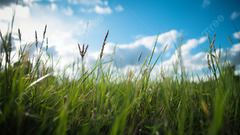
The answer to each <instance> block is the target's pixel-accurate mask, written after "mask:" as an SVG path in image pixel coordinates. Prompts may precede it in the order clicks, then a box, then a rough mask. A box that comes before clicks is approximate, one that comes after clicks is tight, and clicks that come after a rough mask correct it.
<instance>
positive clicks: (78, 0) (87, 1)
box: [68, 0, 103, 5]
mask: <svg viewBox="0 0 240 135" xmlns="http://www.w3.org/2000/svg"><path fill="white" fill-rule="evenodd" d="M68 2H69V3H72V4H83V5H97V4H103V2H102V1H101V0H68Z"/></svg>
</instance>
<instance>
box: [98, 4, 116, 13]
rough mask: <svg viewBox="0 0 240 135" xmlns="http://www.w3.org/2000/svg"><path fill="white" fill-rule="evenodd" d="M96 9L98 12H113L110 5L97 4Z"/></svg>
mask: <svg viewBox="0 0 240 135" xmlns="http://www.w3.org/2000/svg"><path fill="white" fill-rule="evenodd" d="M94 11H95V12H96V13H98V14H111V13H112V10H111V8H110V7H100V6H98V5H96V6H95V8H94Z"/></svg>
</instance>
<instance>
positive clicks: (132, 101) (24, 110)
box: [0, 27, 240, 135]
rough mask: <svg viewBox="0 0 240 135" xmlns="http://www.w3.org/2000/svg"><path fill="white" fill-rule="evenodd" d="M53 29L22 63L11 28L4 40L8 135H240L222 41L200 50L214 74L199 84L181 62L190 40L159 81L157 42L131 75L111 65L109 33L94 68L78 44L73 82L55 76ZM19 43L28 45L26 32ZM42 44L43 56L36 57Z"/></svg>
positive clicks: (1, 111) (235, 82)
mask: <svg viewBox="0 0 240 135" xmlns="http://www.w3.org/2000/svg"><path fill="white" fill-rule="evenodd" d="M46 28H47V27H45V30H44V33H43V39H42V42H41V43H39V44H37V42H38V41H39V40H38V36H37V34H36V36H35V37H36V42H33V43H30V44H25V45H24V46H23V47H21V48H20V50H18V51H19V53H18V56H19V57H18V60H17V61H13V60H12V56H13V55H14V54H11V53H12V31H11V29H10V30H9V32H8V33H6V34H5V35H3V34H2V33H1V35H0V36H1V42H0V43H1V44H0V58H1V59H0V133H1V134H12V135H15V134H18V135H21V134H24V135H27V134H49V135H52V134H57V135H60V134H63V135H64V134H79V135H84V134H100V135H101V134H102V135H103V134H111V135H116V134H128V135H135V134H142V135H144V134H153V135H159V134H180V135H183V134H209V135H216V134H240V128H239V127H240V103H239V99H240V83H239V82H240V79H239V76H236V75H235V74H234V71H235V70H236V69H235V66H234V65H231V64H230V63H228V62H227V61H224V60H223V59H222V58H221V53H219V54H217V53H216V49H215V45H214V41H215V36H214V37H213V38H212V40H211V39H210V37H209V36H208V39H209V48H208V49H204V48H200V49H204V51H206V52H207V53H208V57H207V58H208V66H209V68H208V69H207V70H208V72H206V76H207V79H204V78H203V77H200V76H198V75H197V77H198V81H197V82H194V81H193V80H191V79H190V77H191V76H194V75H193V73H189V72H186V70H184V65H182V62H181V61H182V59H181V51H180V50H181V49H179V48H181V45H182V41H183V38H182V39H181V41H180V43H179V45H178V49H177V50H178V54H179V55H178V59H179V60H178V61H177V62H176V63H175V64H173V67H174V68H173V69H174V70H173V71H172V72H167V71H165V70H162V71H161V73H160V74H159V75H157V77H156V78H152V77H151V72H152V70H153V68H154V66H155V65H156V63H157V62H158V60H159V59H160V58H161V56H162V55H161V54H162V53H164V52H161V53H160V54H159V56H158V58H157V59H156V60H153V54H154V53H155V48H156V45H157V44H155V46H154V48H153V50H152V52H151V53H149V55H148V56H147V57H146V58H142V57H141V54H140V56H133V57H136V63H137V62H138V61H139V59H144V60H145V61H144V63H143V64H142V66H141V70H140V71H131V70H129V71H128V72H127V73H126V75H123V74H121V73H118V72H115V69H113V68H112V67H113V66H112V65H114V59H112V60H110V61H107V62H106V61H104V62H103V57H102V56H103V54H104V46H105V44H106V40H107V37H108V32H107V34H106V35H105V38H104V41H103V45H102V49H101V53H100V54H99V59H98V60H97V61H96V64H95V66H94V67H93V68H91V69H87V68H86V67H85V63H84V58H85V55H86V53H87V48H88V46H85V45H79V44H78V46H77V45H76V48H77V47H78V48H79V59H80V60H81V61H82V62H81V63H77V67H78V68H77V69H74V70H73V74H74V77H72V76H70V75H68V74H66V73H64V71H63V72H62V73H59V74H57V75H56V74H53V73H55V72H56V71H55V66H54V65H53V64H51V62H52V61H51V59H52V57H53V56H52V55H51V54H49V53H47V52H48V50H47V48H48V47H47V46H44V47H43V45H44V44H43V43H44V42H47V41H46V39H45V33H46ZM18 37H19V42H20V44H21V31H20V30H19V31H18ZM156 40H157V39H156ZM34 45H35V46H36V48H37V50H38V51H37V52H38V55H35V57H29V49H30V47H31V46H34ZM44 53H45V54H48V55H47V58H43V54H44ZM112 55H114V53H113V54H112ZM137 58H138V60H137ZM49 63H50V64H49ZM75 64H76V63H72V65H75ZM179 64H180V66H178V65H179ZM73 67H74V66H73ZM178 71H180V72H178Z"/></svg>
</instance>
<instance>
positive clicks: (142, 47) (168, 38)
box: [90, 30, 181, 68]
mask: <svg viewBox="0 0 240 135" xmlns="http://www.w3.org/2000/svg"><path fill="white" fill-rule="evenodd" d="M179 36H181V33H179V32H178V31H176V30H171V31H168V32H165V33H162V34H160V35H159V37H158V41H157V47H156V53H159V52H160V51H162V50H163V48H164V47H165V46H166V45H167V44H168V45H169V48H171V46H173V41H176V40H177V38H178V37H179ZM156 39H157V35H154V36H145V37H142V38H140V39H137V40H136V41H134V42H132V43H128V44H117V45H116V44H114V43H107V44H106V46H105V50H104V57H105V58H106V57H107V58H109V56H110V55H111V54H112V53H113V50H114V47H115V45H116V50H115V55H114V57H113V58H114V59H115V60H116V64H117V66H118V67H122V68H123V67H124V68H125V67H127V66H133V65H136V64H137V59H138V56H139V54H140V52H141V51H143V53H142V57H141V60H140V61H139V62H138V64H141V63H142V62H143V61H144V59H145V58H146V56H147V55H148V54H149V53H150V52H151V51H152V49H153V47H154V44H155V42H156ZM99 53H100V52H95V53H93V54H94V55H91V56H90V57H91V58H90V59H91V60H90V61H95V60H96V59H97V58H98V56H99Z"/></svg>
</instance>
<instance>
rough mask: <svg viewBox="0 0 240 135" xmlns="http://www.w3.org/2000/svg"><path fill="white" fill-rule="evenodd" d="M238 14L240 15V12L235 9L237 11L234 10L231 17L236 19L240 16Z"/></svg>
mask: <svg viewBox="0 0 240 135" xmlns="http://www.w3.org/2000/svg"><path fill="white" fill-rule="evenodd" d="M238 16H240V12H236V11H235V12H233V13H232V14H231V17H230V18H231V19H232V20H235V19H237V18H238Z"/></svg>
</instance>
